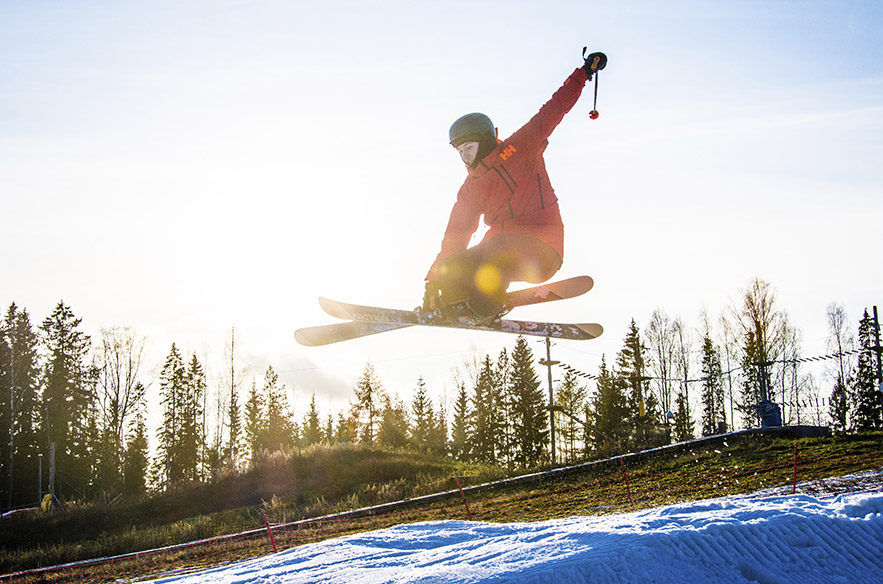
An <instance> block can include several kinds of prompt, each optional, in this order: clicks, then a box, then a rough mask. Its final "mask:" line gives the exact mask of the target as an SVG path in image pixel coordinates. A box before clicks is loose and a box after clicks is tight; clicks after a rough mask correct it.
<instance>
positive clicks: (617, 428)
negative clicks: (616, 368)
mask: <svg viewBox="0 0 883 584" xmlns="http://www.w3.org/2000/svg"><path fill="white" fill-rule="evenodd" d="M627 387H628V386H627V384H626V383H625V382H623V380H622V379H621V378H619V377H618V376H616V375H615V374H614V373H613V372H611V371H610V370H609V369H608V368H607V361H606V358H605V357H604V356H602V357H601V367H600V370H599V372H598V396H597V399H595V401H594V404H593V406H594V407H593V410H592V421H593V424H592V425H593V427H594V430H595V431H596V432H595V433H594V434H593V439H594V442H595V447H596V449H597V451H598V452H599V454H602V455H611V454H620V453H622V452H623V451H624V450H625V449H626V447H627V438H628V434H629V427H628V416H629V408H628V397H627V395H626V390H627Z"/></svg>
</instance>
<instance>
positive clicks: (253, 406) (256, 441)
mask: <svg viewBox="0 0 883 584" xmlns="http://www.w3.org/2000/svg"><path fill="white" fill-rule="evenodd" d="M264 404H265V400H264V396H263V395H261V392H260V391H259V390H258V384H257V381H255V380H254V379H252V381H251V390H250V391H249V392H248V399H247V400H246V402H245V427H244V431H245V447H246V449H247V451H248V456H249V459H250V460H251V462H252V463H254V461H255V459H256V457H257V454H258V453H259V452H260V451H261V449H262V448H264V447H265V443H266V436H267V418H266V416H265V415H264Z"/></svg>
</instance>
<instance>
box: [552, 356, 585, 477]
mask: <svg viewBox="0 0 883 584" xmlns="http://www.w3.org/2000/svg"><path fill="white" fill-rule="evenodd" d="M586 397H587V391H586V387H585V385H583V384H581V383H580V382H579V378H578V377H577V375H576V373H574V372H573V371H571V370H568V371H566V372H565V373H564V379H563V380H561V381H560V382H559V383H558V386H557V387H556V389H555V405H556V406H557V407H558V408H560V411H558V412H556V414H555V418H556V420H555V421H556V426H557V442H558V443H557V444H556V448H557V451H558V452H559V453H560V457H561V459H562V460H563V461H564V462H572V461H574V460H575V459H576V458H577V454H578V453H579V452H580V451H581V450H582V449H581V448H578V447H577V442H578V440H579V437H580V435H581V434H582V432H583V425H582V424H581V423H580V422H579V421H577V420H580V417H581V416H582V414H583V412H584V411H585V408H586V405H587V403H586Z"/></svg>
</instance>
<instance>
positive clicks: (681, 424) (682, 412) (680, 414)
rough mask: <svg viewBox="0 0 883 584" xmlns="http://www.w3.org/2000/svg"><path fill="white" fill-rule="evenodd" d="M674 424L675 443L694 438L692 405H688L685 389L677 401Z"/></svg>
mask: <svg viewBox="0 0 883 584" xmlns="http://www.w3.org/2000/svg"><path fill="white" fill-rule="evenodd" d="M674 422H675V424H674V440H675V442H685V441H687V440H692V439H693V438H694V436H693V425H694V424H693V417H692V416H691V415H690V404H689V403H688V397H687V392H686V391H685V390H683V389H682V390H681V392H680V393H679V394H678V397H677V399H676V400H675V419H674Z"/></svg>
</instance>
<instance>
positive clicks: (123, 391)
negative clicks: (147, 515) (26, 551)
mask: <svg viewBox="0 0 883 584" xmlns="http://www.w3.org/2000/svg"><path fill="white" fill-rule="evenodd" d="M826 314H827V319H828V329H829V337H828V338H829V349H830V350H831V353H830V354H829V355H828V356H826V357H827V358H826V363H827V366H826V370H825V372H824V374H823V376H821V377H820V376H818V375H812V374H811V373H809V372H807V371H806V370H805V369H806V367H805V366H806V360H805V359H802V358H801V356H800V343H799V339H800V334H799V331H798V330H797V329H796V328H795V327H794V326H793V325H792V324H791V322H790V320H789V319H788V315H787V313H785V312H784V311H783V310H781V309H780V308H779V307H778V306H777V304H776V300H775V294H774V291H773V289H772V286H771V285H770V284H768V283H767V282H764V281H763V280H759V279H757V280H754V281H753V282H751V283H750V284H749V286H748V287H747V288H746V289H745V290H743V294H742V298H741V303H740V304H739V305H738V306H734V307H731V308H730V309H728V310H727V311H726V312H725V314H722V315H721V316H720V318H719V319H718V321H717V322H714V323H712V321H711V319H710V318H709V317H708V316H707V315H706V314H703V315H702V317H701V325H700V327H699V328H698V329H695V330H694V329H691V328H690V327H688V326H687V325H685V323H684V321H683V320H682V319H680V318H672V317H670V316H669V315H667V314H666V313H665V312H664V311H663V310H662V309H657V310H656V311H654V312H653V314H652V316H651V319H650V321H649V323H648V324H647V325H646V327H645V328H644V330H643V331H642V330H641V329H640V328H639V327H638V326H637V324H636V323H635V322H634V321H632V322H631V324H630V326H629V329H628V330H627V332H626V335H625V337H624V340H623V345H622V348H621V349H620V351H619V352H618V353H617V354H616V355H615V356H614V357H613V359H612V362H611V363H610V364H608V362H607V358H606V356H604V357H602V360H601V364H600V366H599V368H598V370H597V371H596V372H594V373H592V374H586V373H583V372H580V371H578V370H576V369H573V368H571V367H567V368H565V369H564V370H563V371H562V370H559V371H557V372H556V377H557V378H558V380H557V382H556V383H555V384H554V387H553V393H554V400H553V403H552V404H550V403H549V396H548V388H547V387H546V388H544V387H543V384H542V383H541V381H540V376H539V375H538V374H537V368H538V366H539V365H538V363H537V361H536V359H535V357H534V355H533V352H532V350H531V349H530V346H529V344H528V343H527V341H526V340H525V339H524V338H522V337H518V338H517V339H516V340H515V343H514V346H513V347H512V348H511V349H504V350H503V351H502V352H501V353H500V354H499V355H497V356H496V357H495V358H492V357H491V356H489V355H485V356H475V357H474V359H473V360H472V361H470V362H468V363H465V364H464V367H463V369H462V370H461V371H460V372H459V374H458V375H457V378H456V379H455V381H456V387H457V393H456V396H455V399H454V400H453V404H452V406H450V408H448V405H447V404H445V403H443V402H436V403H434V402H433V400H432V399H431V397H430V392H429V390H428V389H427V387H426V384H425V383H424V381H423V379H422V378H420V379H418V380H417V381H416V385H415V387H414V388H412V391H411V392H410V393H411V395H412V397H411V399H410V401H408V402H407V403H406V402H405V401H403V400H402V399H401V398H400V397H399V396H398V395H397V394H395V393H392V392H390V391H388V390H387V389H386V388H385V387H384V385H383V383H382V381H381V380H380V379H379V377H378V375H377V373H376V371H375V370H374V367H373V366H372V365H371V364H367V365H366V367H365V369H364V371H363V373H362V375H361V376H360V378H359V380H358V382H357V383H356V385H355V386H354V388H353V396H352V399H351V401H350V404H349V407H347V408H345V409H343V410H341V411H339V412H337V413H336V415H335V414H334V413H331V412H328V413H325V414H322V413H320V412H319V410H318V409H317V407H316V398H315V393H314V394H313V398H312V400H311V403H310V405H309V407H308V408H307V410H306V414H305V415H304V416H303V418H302V419H295V417H294V415H293V414H292V407H291V405H292V404H289V403H288V398H287V395H288V394H287V391H286V388H285V386H284V385H283V384H281V383H280V382H279V377H278V375H277V373H276V372H275V371H274V369H273V367H272V366H269V367H268V368H267V370H266V371H265V372H264V373H263V375H262V381H260V382H259V381H258V378H253V379H252V381H251V386H250V388H247V389H246V388H245V381H246V379H247V377H248V372H247V371H245V370H244V368H242V367H240V366H239V365H238V363H237V356H236V355H237V353H236V335H235V329H232V330H231V331H230V336H229V339H228V340H227V344H226V347H225V351H224V367H223V373H222V375H221V376H220V378H219V380H218V381H217V382H216V383H213V384H209V382H208V380H207V378H206V373H205V364H204V363H202V362H201V361H200V359H199V358H198V357H197V356H196V355H195V354H192V355H184V354H182V353H181V351H180V350H179V349H178V347H177V345H175V344H172V346H171V348H170V350H169V353H168V355H167V356H166V358H165V359H164V361H163V364H162V368H161V370H160V372H159V375H158V380H157V384H156V385H157V387H156V388H155V389H153V388H151V390H150V391H148V387H147V384H146V382H145V372H144V371H143V367H144V362H143V361H144V347H145V343H146V339H144V338H141V337H139V336H138V335H137V334H136V333H135V332H134V331H133V330H132V329H129V328H114V329H108V330H102V331H101V334H100V337H99V338H97V339H92V338H91V337H90V336H89V335H87V334H85V333H84V332H83V331H82V330H80V325H81V319H79V318H77V317H76V316H75V315H74V314H73V312H72V310H71V309H70V307H68V306H66V305H65V304H64V303H63V302H59V304H58V305H57V306H56V307H55V309H54V310H53V312H52V314H50V315H49V316H48V317H47V318H46V319H45V320H44V321H43V322H42V323H41V324H40V325H39V326H37V327H36V328H35V327H34V325H33V324H32V323H31V320H30V316H29V314H28V312H27V310H26V309H23V308H20V307H18V306H16V305H15V304H12V305H10V307H9V308H8V310H7V311H6V313H5V315H3V319H2V321H0V432H2V433H3V440H0V483H2V484H0V497H2V499H0V505H5V506H6V507H7V508H12V507H14V506H16V505H25V504H33V503H34V502H35V501H36V499H37V497H38V496H39V495H40V494H42V493H45V492H47V491H52V492H53V493H54V494H56V495H57V496H58V497H59V498H60V499H62V500H70V499H79V500H92V499H96V498H99V497H106V498H116V497H121V496H122V497H139V496H143V495H144V494H146V493H148V492H150V491H162V490H168V489H174V488H177V487H179V486H181V485H188V484H192V483H201V482H209V481H212V480H215V479H216V478H217V477H218V476H220V475H221V474H223V473H225V472H226V473H235V472H241V471H243V470H245V469H247V468H248V467H249V465H250V464H251V463H252V462H253V461H254V460H255V459H256V457H258V456H259V455H260V454H261V453H263V452H273V451H276V450H284V449H291V448H305V447H310V446H313V445H316V444H330V445H336V444H360V445H367V446H372V447H381V448H411V449H417V450H425V451H432V452H436V453H438V454H440V455H447V456H451V457H454V458H457V459H459V460H463V461H470V462H478V463H484V464H491V465H499V466H502V467H506V468H509V469H527V468H533V467H536V466H537V465H539V464H543V463H546V462H548V461H549V458H550V450H551V448H550V447H551V439H552V436H551V428H552V426H551V422H552V420H553V419H554V423H555V452H556V458H557V460H556V462H573V461H577V460H584V459H591V458H596V457H600V456H607V455H612V454H616V453H621V452H625V451H629V450H634V449H641V448H646V447H652V446H658V445H661V444H666V443H669V442H672V441H682V440H687V439H690V438H693V437H695V436H697V435H710V434H714V433H718V432H720V431H723V430H725V429H728V428H729V429H735V428H739V427H742V428H744V427H752V426H757V425H759V424H760V422H761V412H760V410H759V409H758V404H759V403H760V402H761V401H763V400H770V401H772V402H775V403H776V404H777V405H778V406H779V407H780V408H781V415H782V420H783V422H784V423H786V424H795V423H797V424H799V423H814V424H830V425H831V426H832V427H833V428H834V429H835V430H837V431H853V430H866V429H873V428H880V427H881V426H883V403H881V397H880V396H881V393H880V391H879V385H878V384H879V375H880V350H879V327H878V324H877V321H876V318H873V317H872V316H871V315H869V314H868V312H867V311H865V313H864V315H863V317H862V318H861V320H860V322H859V327H858V332H857V334H856V335H853V334H852V332H851V330H850V327H849V321H848V319H847V317H846V314H845V311H844V310H843V308H842V307H841V306H839V305H837V304H831V305H830V306H829V307H828V308H827V313H826ZM210 385H212V387H210ZM149 393H150V394H151V395H150V397H149V396H148V394H149ZM154 393H155V394H156V395H155V396H154V395H153V394H154ZM823 396H829V397H823ZM156 398H158V399H159V404H160V405H161V409H162V419H161V421H160V424H159V427H158V428H156V429H155V431H154V432H153V434H152V436H153V440H155V444H154V448H153V454H151V449H150V444H151V443H150V440H151V438H150V437H151V432H150V430H149V429H148V422H147V414H146V409H147V400H148V399H156ZM449 409H450V411H448V410H449ZM41 455H42V458H41ZM49 458H52V459H53V462H54V464H53V465H52V469H53V470H54V472H52V473H50V472H49V467H50V465H49ZM40 476H41V477H42V479H41V481H40V483H39V484H38V478H37V477H40Z"/></svg>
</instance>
